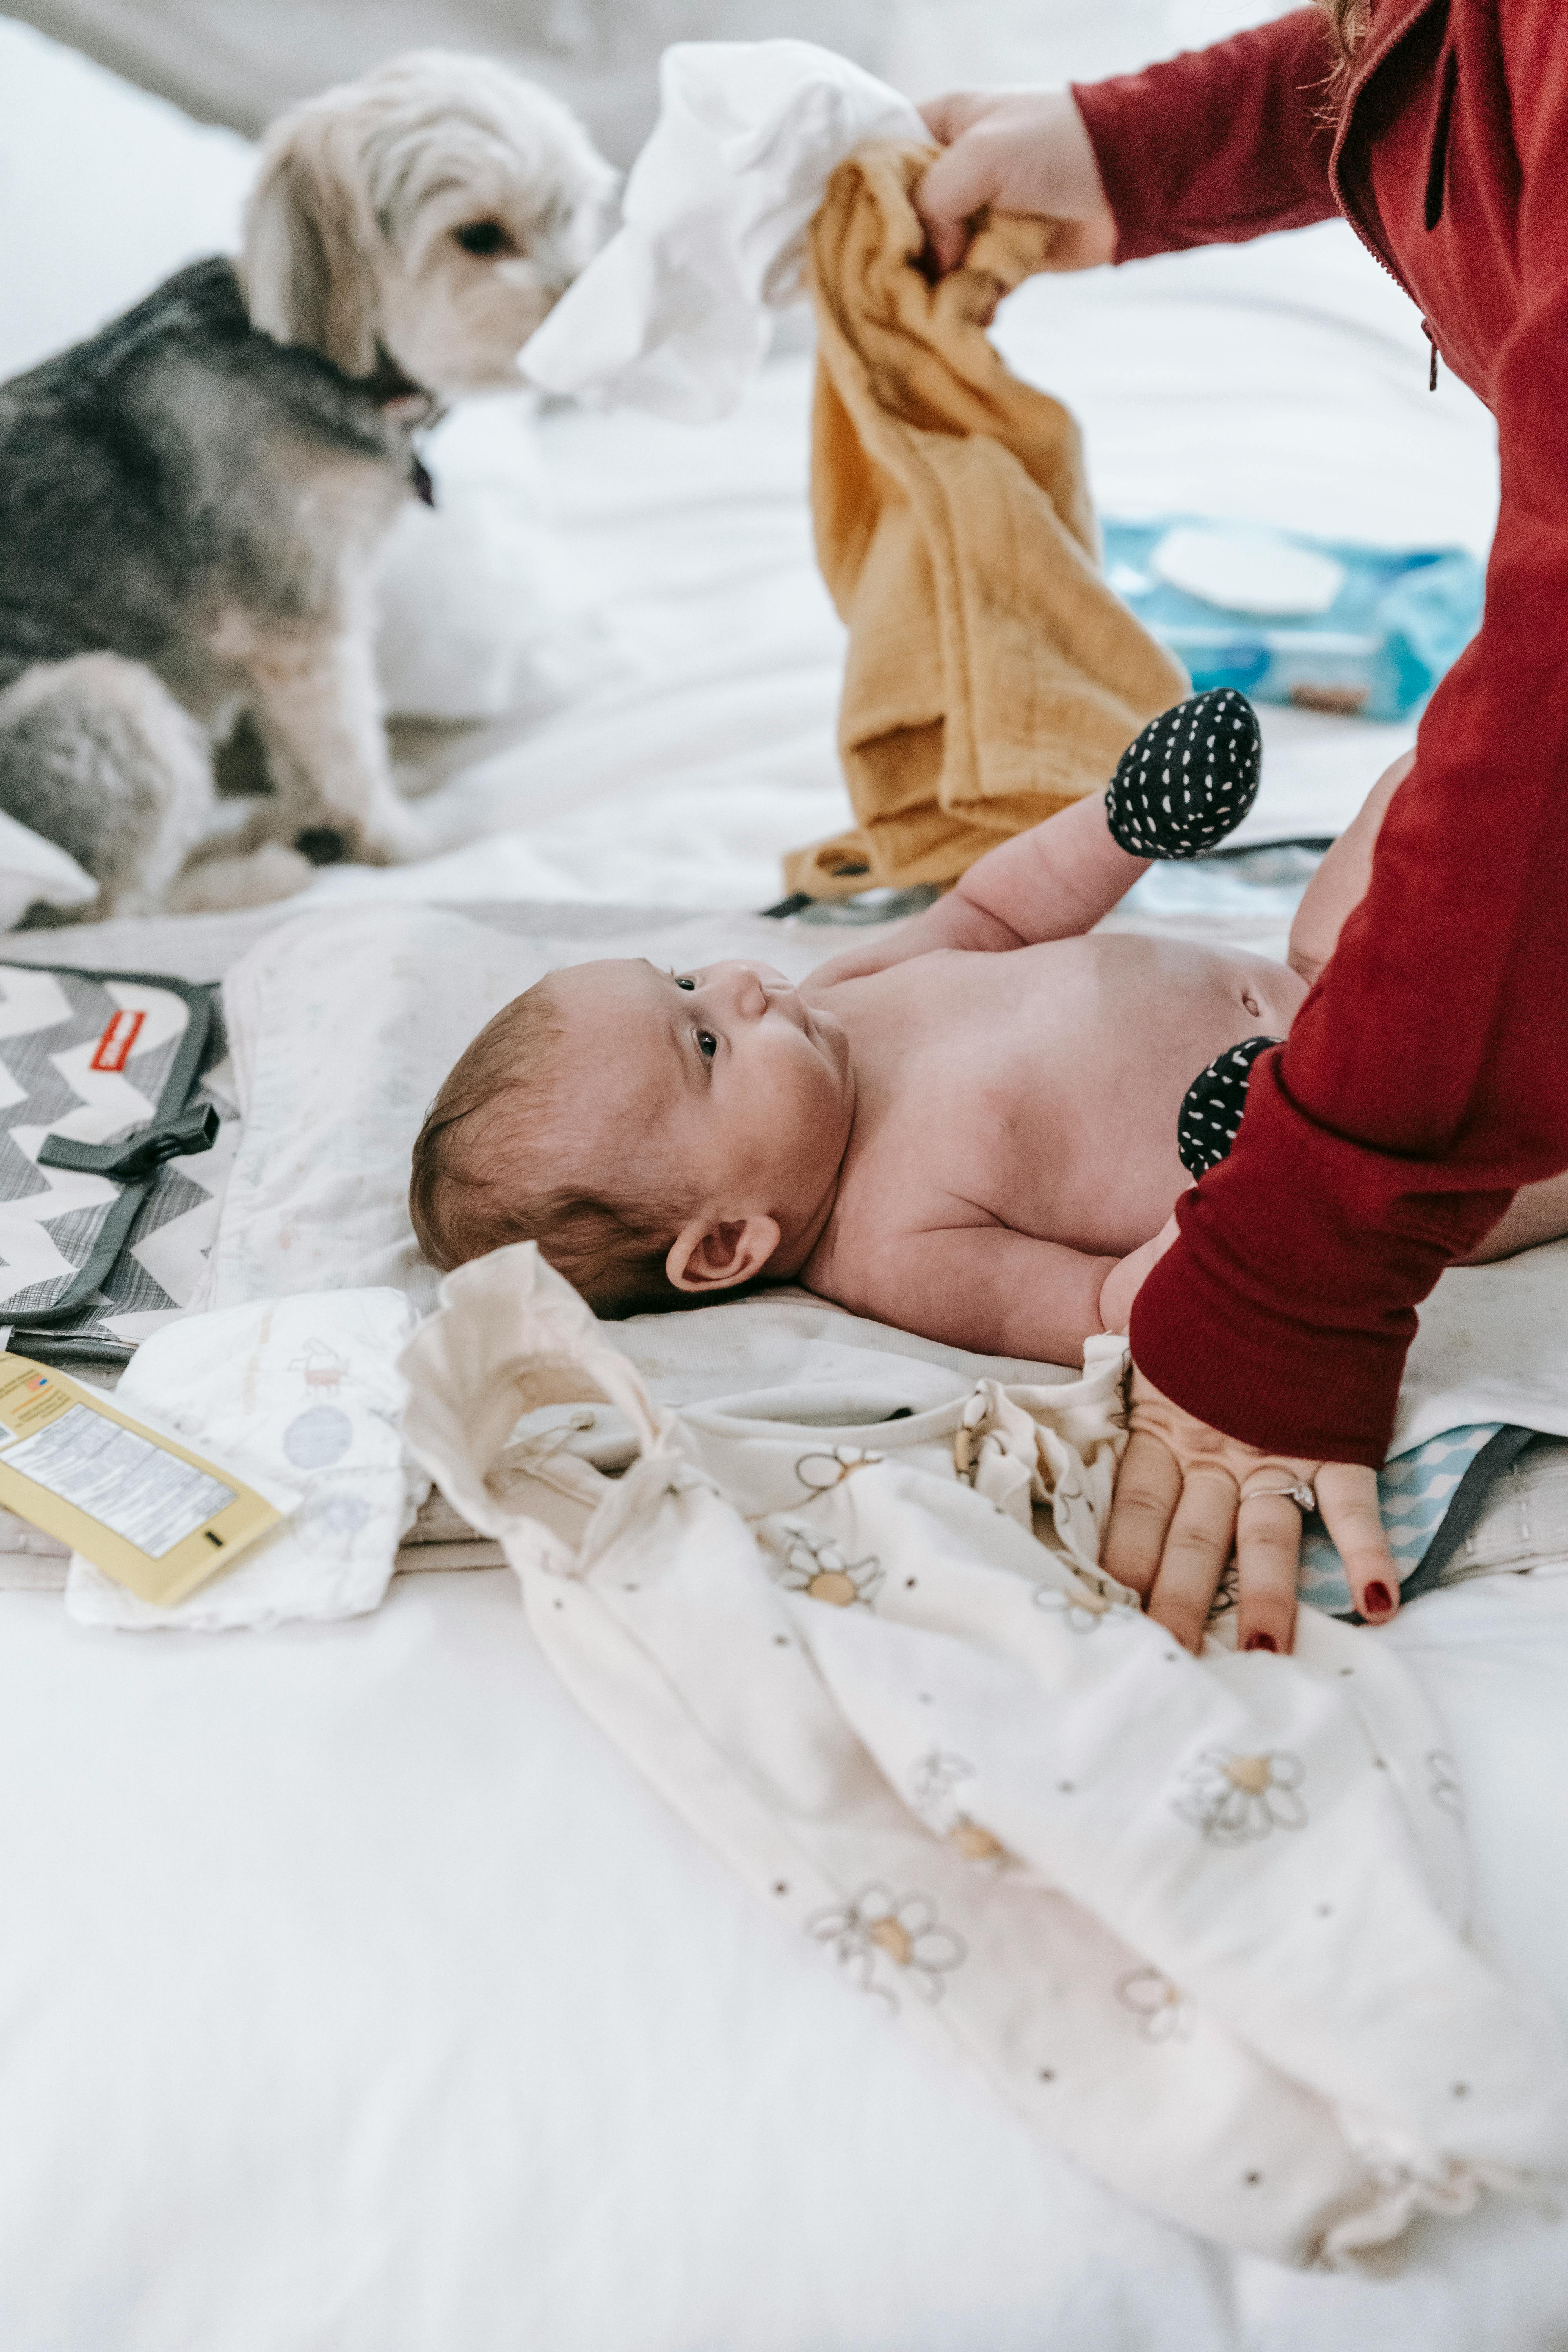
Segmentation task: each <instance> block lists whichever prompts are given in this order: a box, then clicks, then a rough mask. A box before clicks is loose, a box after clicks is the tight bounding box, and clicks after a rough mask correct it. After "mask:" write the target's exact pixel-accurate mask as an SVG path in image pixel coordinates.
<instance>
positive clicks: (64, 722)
mask: <svg viewBox="0 0 1568 2352" xmlns="http://www.w3.org/2000/svg"><path fill="white" fill-rule="evenodd" d="M614 186H615V174H614V173H612V172H611V170H610V168H609V166H608V165H607V164H606V163H605V162H604V161H603V160H602V158H601V157H600V156H599V155H598V154H597V153H596V152H595V149H594V148H593V146H592V145H591V144H590V142H589V140H588V138H587V135H586V133H585V132H584V131H583V130H582V129H581V128H580V126H579V125H578V124H577V122H576V121H574V118H573V117H572V116H571V115H570V114H568V113H567V111H566V110H565V109H564V108H563V107H562V106H561V105H559V104H558V103H557V101H556V100H554V99H552V98H551V97H549V96H548V95H547V94H546V93H545V92H544V91H542V90H540V89H534V88H532V87H531V85H530V84H528V83H526V82H523V81H521V80H519V79H516V77H514V76H513V75H511V74H510V73H507V72H505V71H503V70H502V69H501V68H500V67H497V66H492V65H489V64H485V63H482V62H481V61H479V59H476V58H461V57H448V56H445V55H442V54H439V53H437V52H425V53H416V54H415V55H413V56H409V57H405V58H398V59H396V60H395V62H394V63H392V64H390V65H388V66H384V67H383V68H381V69H380V70H379V71H378V72H375V73H373V74H370V75H368V76H367V77H366V78H365V79H364V80H363V81H360V82H356V83H354V84H353V85H352V86H350V87H348V88H345V89H334V90H329V91H328V92H327V93H326V94H325V95H324V96H323V97H321V98H318V99H314V100H311V101H310V103H309V104H308V105H305V106H301V107H300V108H298V109H297V110H295V111H294V112H292V113H291V114H289V115H287V116H285V117H284V118H283V120H282V121H279V123H277V124H276V125H275V126H274V127H273V129H272V131H270V132H269V133H268V137H267V139H266V141H265V142H264V143H263V146H262V149H261V154H260V162H259V169H258V178H257V182H256V185H255V189H254V192H253V194H252V195H251V198H250V203H249V206H248V209H247V216H246V224H245V238H244V254H243V257H242V260H241V262H240V264H239V265H238V267H236V265H235V264H233V263H232V262H229V261H227V260H224V259H214V260H210V261H200V262H195V263H194V264H193V265H192V266H191V267H190V268H186V269H182V270H180V271H179V272H178V273H177V274H176V275H175V276H174V277H173V278H170V279H169V280H168V281H167V283H166V284H164V285H163V286H161V287H159V288H158V289H157V290H156V291H155V292H154V293H153V294H150V295H149V296H148V297H147V299H146V300H145V301H143V302H141V303H139V304H138V305H137V306H136V308H135V309H134V310H131V311H129V312H127V313H126V315H125V316H124V317H123V318H121V319H118V320H115V321H114V322H113V323H112V324H111V325H110V326H108V327H106V328H105V329H104V330H103V331H102V332H101V333H100V334H98V335H95V336H94V337H93V338H92V340H91V341H89V342H85V343H79V344H78V345H76V346H75V347H74V348H73V349H72V350H70V351H68V352H62V353H61V354H60V355H59V357H58V358H57V359H53V360H49V361H47V362H45V363H44V365H43V366H42V367H38V368H35V369H33V370H32V371H31V372H30V373H28V374H26V375H22V376H17V377H16V378H15V379H14V380H13V381H12V382H11V383H8V384H5V385H4V386H0V689H3V690H0V807H3V808H5V810H6V811H8V813H9V814H11V815H12V816H14V817H16V819H18V820H19V822H20V823H22V824H26V825H29V826H31V827H32V829H33V830H34V831H35V832H37V833H40V834H43V835H46V836H47V838H48V839H49V840H51V841H55V842H58V844H59V845H60V846H61V847H62V848H63V849H66V850H68V851H69V853H70V855H71V856H73V857H75V858H76V859H78V861H79V863H80V864H81V865H83V866H86V867H87V869H88V871H89V873H90V874H91V875H92V876H93V877H95V879H96V880H97V881H98V883H99V884H100V898H99V903H98V906H97V908H95V909H94V911H95V912H96V913H98V914H100V915H127V914H142V913H148V912H152V911H153V910H154V909H156V908H162V907H167V906H175V907H183V908H193V907H213V906H233V905H240V904H248V903H253V902H256V901H259V900H261V899H265V898H279V897H281V896H283V895H284V894H285V893H287V892H288V891H290V890H293V889H297V888H298V887H300V884H301V883H302V882H303V881H304V880H306V879H307V878H308V876H309V874H310V862H309V860H310V855H312V854H313V855H314V856H316V857H317V858H320V857H321V856H331V855H333V854H335V853H336V851H337V849H338V848H339V847H340V845H341V846H346V847H347V848H349V849H350V850H351V851H352V853H353V855H356V856H360V857H363V858H366V859H371V860H374V861H377V862H384V861H387V860H391V859H397V858H403V857H408V856H417V855H419V854H420V853H421V850H422V849H423V848H424V847H425V846H426V843H425V842H424V840H423V837H422V833H421V828H420V827H419V825H418V824H417V821H416V817H415V815H414V813H413V812H412V811H410V810H409V809H407V808H406V807H405V805H404V803H402V802H401V801H400V800H399V798H398V796H397V793H396V791H395V787H394V784H393V781H392V775H391V770H390V767H389V763H388V760H387V752H386V745H385V740H384V734H383V730H382V724H381V711H380V705H379V699H378V696H377V691H376V686H375V678H374V664H373V646H372V629H373V618H374V613H373V606H374V572H375V568H376V561H377V557H378V554H379V551H380V549H381V546H382V542H383V541H384V538H385V536H386V533H387V531H388V530H389V529H390V528H391V525H392V523H393V521H394V520H395V516H396V514H397V511H398V509H399V507H400V506H401V504H402V501H403V500H404V499H405V498H408V497H410V496H411V495H414V494H415V493H418V494H419V495H422V496H426V497H427V496H428V495H429V478H428V476H427V475H426V471H425V468H424V467H423V465H422V464H421V462H420V460H419V457H418V453H417V450H416V439H415V436H416V433H417V431H418V429H419V427H420V426H422V425H427V424H428V423H429V422H430V421H431V420H432V419H433V418H434V417H436V416H437V415H439V414H440V412H441V409H442V407H443V405H444V404H446V403H447V402H448V401H450V400H452V399H454V398H457V397H459V396H460V395H462V394H468V393H474V392H479V391H483V390H485V389H487V388H489V387H495V386H505V385H515V384H516V383H518V380H519V379H518V373H517V365H516V362H517V355H518V352H519V351H520V350H521V347H522V345H523V344H524V343H525V342H526V341H527V340H528V338H529V336H530V335H531V333H532V331H533V330H534V328H535V327H537V326H538V324H539V322H540V320H542V318H543V317H544V315H545V313H546V311H547V310H549V309H550V307H551V305H552V302H553V301H554V300H555V299H556V298H557V296H558V295H560V294H561V293H562V292H563V289H565V287H566V286H567V285H568V284H569V283H570V282H571V280H572V278H574V275H575V274H576V272H577V271H578V270H579V269H581V268H582V267H583V265H584V262H585V261H586V260H587V259H588V258H589V257H590V256H591V254H592V253H593V252H594V251H595V249H596V247H597V246H598V244H599V243H600V241H601V238H602V236H603V233H604V228H605V215H606V212H607V208H608V205H609V201H610V197H611V194H612V191H613V188H614ZM242 713H248V714H249V715H250V717H251V719H252V720H253V722H254V724H255V728H256V730H257V731H258V734H259V736H260V739H261V742H262V745H263V747H264V749H265V751H266V755H267V765H268V775H269V778H270V780H271V782H272V786H273V795H272V797H271V799H270V800H268V801H263V802H261V803H258V811H259V814H258V815H257V816H256V817H255V818H253V819H252V823H251V828H250V833H249V837H248V843H247V846H246V847H245V849H244V852H243V854H239V855H236V854H233V839H232V837H231V838H230V840H229V842H227V843H226V844H225V845H224V847H225V850H226V853H227V854H213V855H198V857H197V860H196V862H195V863H193V864H192V865H191V866H190V867H189V870H188V871H186V872H184V873H183V874H182V869H183V868H184V867H185V865H186V860H187V858H189V857H190V856H191V855H192V853H193V851H198V852H199V850H200V846H201V844H202V842H203V836H204V835H210V833H211V829H212V825H213V822H214V817H215V800H214V791H213V782H212V749H213V746H214V744H215V743H216V742H218V741H220V740H223V739H224V737H225V736H226V734H227V733H228V732H229V730H231V729H232V728H233V726H234V725H235V723H236V721H237V719H239V717H240V716H241V714H242ZM208 848H209V849H211V848H212V843H211V842H210V840H209V842H208ZM177 877H178V878H177Z"/></svg>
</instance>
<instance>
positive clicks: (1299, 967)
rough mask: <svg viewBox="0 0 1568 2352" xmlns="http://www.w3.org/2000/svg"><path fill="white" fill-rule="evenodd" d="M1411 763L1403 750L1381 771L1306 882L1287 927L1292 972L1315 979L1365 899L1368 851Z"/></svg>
mask: <svg viewBox="0 0 1568 2352" xmlns="http://www.w3.org/2000/svg"><path fill="white" fill-rule="evenodd" d="M1414 766H1415V752H1414V751H1406V752H1405V755H1404V757H1403V758H1402V759H1398V760H1395V761H1394V765H1393V766H1392V767H1391V768H1385V769H1384V772H1383V773H1382V775H1381V776H1379V778H1378V780H1377V782H1376V783H1375V784H1373V788H1372V790H1371V792H1370V793H1368V794H1367V796H1366V798H1365V800H1364V801H1363V803H1362V805H1361V807H1360V809H1359V810H1358V811H1357V813H1356V814H1355V816H1354V817H1353V818H1352V821H1351V823H1350V824H1348V825H1347V826H1346V827H1345V830H1344V831H1343V833H1342V834H1341V835H1340V837H1339V839H1338V840H1337V841H1336V842H1335V844H1334V845H1333V847H1332V848H1331V850H1330V852H1329V854H1328V856H1326V857H1325V858H1324V860H1323V862H1322V864H1321V866H1319V868H1318V870H1317V872H1316V873H1315V874H1314V875H1313V877H1312V878H1311V880H1310V882H1309V884H1308V885H1307V889H1306V894H1305V896H1304V897H1303V898H1302V900H1301V903H1300V906H1299V907H1298V908H1297V909H1296V919H1295V921H1294V922H1293V923H1292V924H1291V926H1290V947H1289V956H1288V961H1289V966H1290V969H1291V971H1295V972H1300V976H1301V978H1302V979H1303V980H1305V981H1309V982H1310V981H1314V980H1316V979H1317V977H1318V974H1319V973H1320V972H1321V971H1322V969H1323V967H1324V965H1325V964H1326V963H1327V962H1328V961H1329V958H1330V957H1331V955H1332V954H1333V951H1334V945H1335V942H1336V941H1337V940H1338V939H1339V936H1340V932H1341V929H1342V927H1343V924H1344V921H1345V919H1346V917H1347V916H1348V915H1349V914H1350V913H1351V911H1352V908H1356V907H1359V906H1360V904H1361V902H1362V900H1363V898H1365V896H1366V892H1367V885H1368V883H1369V882H1370V881H1371V880H1372V853H1373V849H1374V848H1375V846H1376V844H1377V836H1378V834H1379V832H1380V831H1381V829H1382V825H1383V820H1384V817H1385V816H1386V815H1387V814H1388V803H1389V802H1390V801H1391V800H1392V799H1393V798H1394V793H1396V792H1397V791H1398V790H1399V787H1400V785H1401V784H1402V783H1403V782H1405V777H1406V776H1407V775H1408V774H1409V773H1410V771H1411V770H1412V768H1414Z"/></svg>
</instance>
